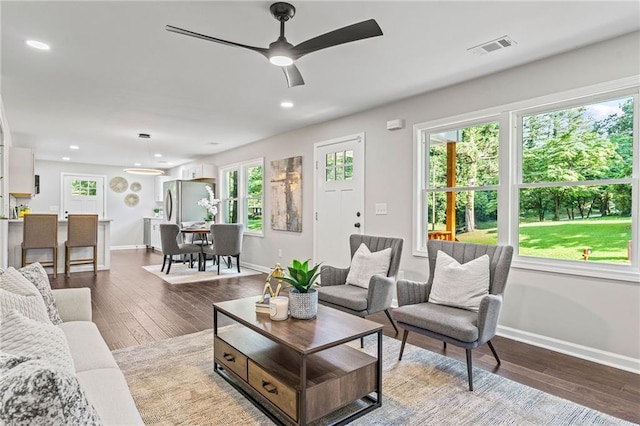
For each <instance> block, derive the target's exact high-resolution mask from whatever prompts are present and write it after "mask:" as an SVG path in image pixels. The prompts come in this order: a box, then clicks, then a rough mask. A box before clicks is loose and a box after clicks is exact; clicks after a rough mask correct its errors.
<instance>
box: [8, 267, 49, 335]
mask: <svg viewBox="0 0 640 426" xmlns="http://www.w3.org/2000/svg"><path fill="white" fill-rule="evenodd" d="M12 310H16V311H18V312H20V313H21V314H22V315H24V316H26V317H27V318H31V319H32V320H36V321H40V322H44V323H47V324H51V321H50V320H49V315H48V314H47V307H46V306H45V304H44V300H43V299H42V295H41V294H40V292H39V291H38V289H37V288H36V287H35V286H34V285H33V284H31V283H30V282H29V280H27V279H26V278H25V277H23V276H22V275H21V274H20V272H18V271H16V270H15V268H13V267H11V268H9V269H7V270H6V271H4V272H3V273H1V274H0V321H1V318H2V317H3V316H4V315H7V314H8V313H9V312H10V311H12Z"/></svg>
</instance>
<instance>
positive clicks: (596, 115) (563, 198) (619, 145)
mask: <svg viewBox="0 0 640 426" xmlns="http://www.w3.org/2000/svg"><path fill="white" fill-rule="evenodd" d="M633 117H634V98H633V97H632V96H626V97H622V98H615V99H605V100H601V101H597V102H584V101H583V102H580V103H578V104H576V105H571V106H566V107H562V108H559V109H553V110H549V109H544V110H536V111H533V112H531V111H528V112H527V113H525V114H519V115H518V123H519V132H518V139H519V140H518V146H519V148H520V153H519V156H520V158H521V167H520V178H519V182H518V185H517V186H518V194H517V195H518V200H519V204H518V206H519V214H518V227H517V231H518V232H517V235H518V253H519V255H521V256H531V257H539V258H549V259H563V260H574V261H579V260H588V261H590V262H603V263H621V264H629V263H631V241H632V225H633V223H632V211H633V205H634V200H633V193H634V191H633V179H632V178H633V170H632V169H633V140H634V132H635V131H636V129H635V127H637V126H635V125H634V124H635V123H634V118H633ZM635 203H637V200H636V201H635ZM636 211H637V209H636Z"/></svg>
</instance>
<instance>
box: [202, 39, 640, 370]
mask: <svg viewBox="0 0 640 426" xmlns="http://www.w3.org/2000/svg"><path fill="white" fill-rule="evenodd" d="M639 51H640V33H633V34H629V35H626V36H623V37H620V38H617V39H614V40H610V41H607V42H603V43H599V44H596V45H593V46H589V47H586V48H582V49H578V50H575V51H571V52H569V53H566V54H563V55H558V56H555V57H552V58H548V59H545V60H541V61H538V62H534V63H531V64H528V65H525V66H521V67H517V68H514V69H511V70H508V71H505V72H501V73H497V74H493V75H490V76H487V77H483V78H480V79H477V80H473V81H469V82H466V83H464V84H459V85H455V86H452V87H449V88H445V89H442V90H438V91H434V92H431V93H427V94H423V95H419V96H416V97H413V98H410V99H406V100H403V101H400V102H397V103H393V104H388V105H385V106H382V107H379V108H375V109H372V110H369V111H365V112H362V113H359V114H355V115H352V116H348V117H344V118H341V119H337V120H334V121H331V122H327V123H322V124H318V125H314V126H310V127H307V128H305V129H301V130H297V131H292V132H289V133H286V134H283V135H279V136H275V137H271V138H267V139H265V140H262V141H258V142H256V143H253V144H251V145H247V146H244V147H241V148H238V149H235V150H232V151H228V152H224V153H221V154H218V155H215V156H211V157H207V158H203V159H201V160H200V161H203V162H209V163H213V164H216V165H217V166H218V167H221V166H224V165H226V164H231V163H236V162H239V161H244V160H248V159H252V158H256V157H259V156H264V157H265V170H266V177H265V194H269V165H270V162H271V161H272V160H277V159H281V158H286V157H291V156H297V155H301V156H302V157H303V222H302V223H303V230H302V232H301V233H288V232H282V231H272V230H271V229H268V227H269V225H268V224H269V217H268V213H267V215H266V217H265V226H266V228H267V229H265V232H264V238H260V237H251V236H248V237H247V238H245V243H244V249H243V258H244V260H245V261H246V262H247V263H253V264H257V265H261V266H272V265H273V264H274V263H275V262H289V261H290V260H291V259H292V258H293V257H296V258H306V257H311V256H312V251H313V245H312V232H313V229H312V226H313V222H312V218H313V211H312V200H313V183H312V176H313V171H312V161H313V144H314V143H316V142H320V141H323V140H328V139H332V138H336V137H340V136H344V135H350V134H354V133H359V132H363V131H364V132H365V133H366V193H365V203H366V207H365V217H366V229H365V232H366V233H369V234H377V235H388V236H400V237H403V238H404V239H405V250H404V254H403V257H402V264H401V269H402V270H404V271H405V276H406V277H407V278H415V279H426V275H427V271H428V265H427V259H425V258H421V257H415V256H413V255H412V254H411V245H412V224H411V221H412V212H411V205H412V183H413V182H412V156H413V146H412V144H413V138H412V126H413V125H414V124H416V123H420V122H425V121H429V120H434V119H438V118H445V117H450V116H454V115H459V114H464V113H468V112H473V111H477V110H481V109H486V108H490V107H496V106H500V105H506V104H509V103H512V102H517V101H522V100H526V99H531V98H536V97H540V96H544V95H548V94H553V93H557V92H562V91H567V90H571V89H577V88H581V87H585V86H589V85H593V84H598V83H603V82H607V81H612V80H617V79H621V78H625V77H631V76H637V75H640V61H639V58H638V52H639ZM425 72H428V70H425ZM395 118H404V119H405V120H406V124H407V125H406V128H405V129H402V130H396V131H387V130H386V122H387V121H388V120H391V119H395ZM381 202H383V203H387V204H388V214H387V215H384V216H376V215H375V214H374V206H375V204H376V203H381ZM264 207H265V208H264V211H265V212H269V211H270V208H271V205H270V200H269V197H268V196H266V197H265V206H264ZM343 243H344V244H347V242H346V241H345V242H343ZM280 248H281V249H282V250H283V257H282V258H278V257H277V251H278V249H280ZM505 300H506V302H505V307H504V310H503V314H502V317H501V320H500V324H501V327H502V328H501V330H502V333H503V334H508V335H510V336H511V337H515V338H519V339H522V340H527V341H530V342H535V343H537V344H539V345H546V346H550V347H552V348H555V349H556V350H563V351H569V352H571V353H574V354H576V355H579V356H582V357H586V358H594V359H597V360H599V361H600V362H605V363H613V364H616V365H618V366H621V367H623V368H626V369H632V370H634V369H635V370H636V371H640V285H638V284H637V283H628V282H621V281H615V280H603V279H592V278H586V277H573V276H567V275H563V274H553V273H541V272H536V271H530V270H523V269H515V268H514V269H513V271H512V273H511V276H510V279H509V285H508V287H507V292H506V296H505Z"/></svg>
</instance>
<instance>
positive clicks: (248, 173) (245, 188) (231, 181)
mask: <svg viewBox="0 0 640 426" xmlns="http://www.w3.org/2000/svg"><path fill="white" fill-rule="evenodd" d="M263 169H264V168H263V160H262V159H260V160H253V161H249V162H246V163H242V164H238V165H235V166H232V167H227V168H222V169H221V171H222V179H223V186H222V188H223V194H222V206H223V221H224V222H225V223H243V224H245V229H246V231H247V232H249V233H257V234H262V231H263V228H264V225H263V223H264V222H263V211H262V210H263V180H264V173H263Z"/></svg>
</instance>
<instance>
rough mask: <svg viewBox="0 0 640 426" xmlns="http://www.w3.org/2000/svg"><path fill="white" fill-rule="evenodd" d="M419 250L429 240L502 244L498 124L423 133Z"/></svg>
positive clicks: (473, 124)
mask: <svg viewBox="0 0 640 426" xmlns="http://www.w3.org/2000/svg"><path fill="white" fill-rule="evenodd" d="M418 132H419V138H420V140H422V143H421V151H422V155H421V156H420V164H419V168H420V169H421V170H422V179H421V190H420V192H421V194H420V196H421V197H420V198H421V200H420V207H419V211H420V215H419V216H420V224H419V229H420V230H419V234H420V235H419V242H420V246H419V247H418V249H419V250H422V251H424V250H426V242H427V240H428V239H442V240H449V241H465V242H476V243H484V244H495V243H497V238H498V237H497V221H498V184H499V170H498V158H499V156H498V151H499V133H500V125H499V123H498V121H497V119H492V120H486V119H485V120H482V121H481V122H473V121H469V122H467V123H464V124H462V125H460V124H459V123H458V124H457V125H444V126H438V127H424V128H418Z"/></svg>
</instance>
